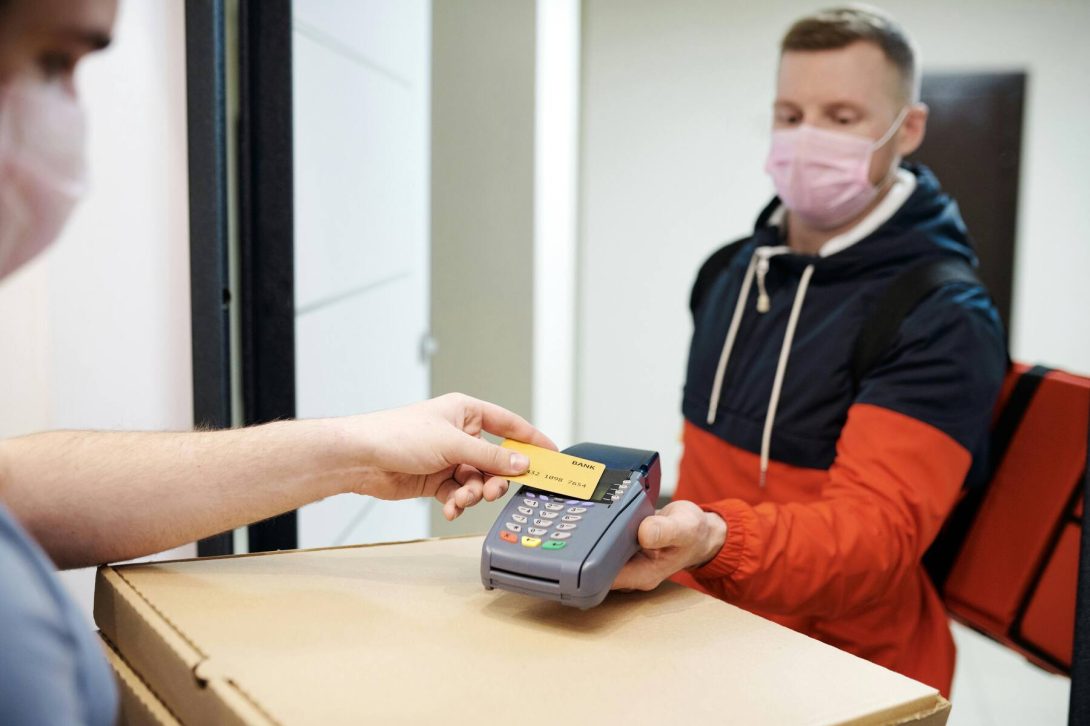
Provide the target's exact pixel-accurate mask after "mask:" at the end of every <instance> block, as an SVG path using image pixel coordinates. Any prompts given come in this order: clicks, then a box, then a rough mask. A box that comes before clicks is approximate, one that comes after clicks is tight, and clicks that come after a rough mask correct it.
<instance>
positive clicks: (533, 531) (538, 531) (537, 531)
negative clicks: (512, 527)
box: [526, 527, 548, 537]
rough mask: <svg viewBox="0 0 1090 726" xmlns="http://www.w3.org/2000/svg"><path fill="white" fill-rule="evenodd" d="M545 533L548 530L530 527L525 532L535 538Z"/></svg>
mask: <svg viewBox="0 0 1090 726" xmlns="http://www.w3.org/2000/svg"><path fill="white" fill-rule="evenodd" d="M547 531H548V530H544V529H538V528H537V527H530V528H529V529H527V530H526V533H527V534H532V535H534V536H535V537H540V536H541V535H543V534H545V533H546V532H547Z"/></svg>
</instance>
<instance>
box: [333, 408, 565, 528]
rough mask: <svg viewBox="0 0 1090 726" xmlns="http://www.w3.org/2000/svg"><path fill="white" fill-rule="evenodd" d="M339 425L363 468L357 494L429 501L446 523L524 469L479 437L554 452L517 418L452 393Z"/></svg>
mask: <svg viewBox="0 0 1090 726" xmlns="http://www.w3.org/2000/svg"><path fill="white" fill-rule="evenodd" d="M345 423H346V425H347V430H348V434H349V438H350V444H351V445H354V446H358V447H359V451H362V452H363V453H364V456H363V460H364V461H365V462H366V465H365V468H364V471H363V472H362V475H361V476H360V478H359V480H358V483H357V485H356V487H355V489H354V490H355V491H356V492H358V493H360V494H367V495H369V496H373V497H378V498H380V499H409V498H412V497H432V496H433V497H435V498H436V499H438V500H439V501H440V502H442V503H443V515H444V516H445V517H446V518H447V519H448V520H452V519H454V518H456V517H457V516H458V515H460V514H461V513H462V512H463V511H465V509H466V508H467V507H471V506H473V505H474V504H476V503H478V502H479V501H481V499H484V500H486V501H489V502H491V501H495V500H496V499H499V498H500V497H502V496H503V495H504V494H505V493H506V492H507V487H508V486H509V484H508V482H507V480H506V479H505V478H504V477H507V476H518V475H519V474H523V473H525V472H526V469H527V467H528V466H529V460H528V459H527V458H526V457H525V456H524V455H522V454H518V453H515V452H513V451H510V450H508V449H504V448H502V447H500V446H496V445H495V444H492V443H489V442H488V441H485V440H484V439H482V438H481V433H482V432H488V433H490V434H494V435H496V436H503V437H505V438H511V439H516V440H518V441H525V442H527V443H530V444H535V445H537V446H543V447H546V448H549V449H554V450H555V449H556V444H554V443H553V442H552V441H550V440H549V438H548V437H546V436H545V435H544V434H542V433H541V432H540V431H538V430H537V429H535V428H534V427H533V426H531V425H530V424H529V423H527V422H526V421H525V420H524V419H523V418H521V417H519V416H517V415H515V414H513V413H511V412H510V411H508V410H506V409H504V408H501V407H500V406H496V405H495V404H491V403H487V402H485V401H478V400H477V399H475V398H470V397H469V396H464V395H462V394H458V393H451V394H447V395H445V396H440V397H439V398H434V399H432V400H430V401H424V402H422V403H417V404H413V405H411V406H405V407H402V408H395V409H391V410H388V411H381V412H378V413H373V414H365V415H362V416H355V417H352V418H349V419H346V420H345Z"/></svg>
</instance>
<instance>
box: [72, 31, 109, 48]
mask: <svg viewBox="0 0 1090 726" xmlns="http://www.w3.org/2000/svg"><path fill="white" fill-rule="evenodd" d="M62 34H63V35H65V36H66V37H67V38H68V39H70V40H73V41H75V42H77V43H83V44H84V45H86V46H87V47H88V48H90V49H91V50H102V49H103V48H107V47H109V45H110V42H111V41H112V40H113V38H111V37H110V34H109V33H107V32H105V31H102V30H87V29H84V28H70V29H68V30H64V31H62Z"/></svg>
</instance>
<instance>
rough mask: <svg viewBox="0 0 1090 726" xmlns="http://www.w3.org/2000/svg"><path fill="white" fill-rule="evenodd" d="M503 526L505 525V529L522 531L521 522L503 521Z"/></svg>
mask: <svg viewBox="0 0 1090 726" xmlns="http://www.w3.org/2000/svg"><path fill="white" fill-rule="evenodd" d="M503 526H504V527H507V529H508V530H510V531H511V532H521V531H522V525H521V524H515V523H514V522H505V523H504V525H503Z"/></svg>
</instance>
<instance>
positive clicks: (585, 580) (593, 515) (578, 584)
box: [481, 443, 662, 609]
mask: <svg viewBox="0 0 1090 726" xmlns="http://www.w3.org/2000/svg"><path fill="white" fill-rule="evenodd" d="M563 453H565V454H571V455H572V456H577V457H580V458H583V459H589V460H591V461H596V462H599V463H601V464H605V466H606V469H605V471H604V472H603V473H602V476H601V479H599V481H598V486H597V487H596V488H595V490H594V494H593V495H592V496H591V498H590V499H589V500H582V499H571V498H569V497H563V496H560V495H557V494H551V493H549V492H542V491H539V490H537V489H534V488H532V487H529V486H522V487H521V488H520V489H519V490H518V491H517V492H516V493H515V494H514V496H512V497H511V499H510V500H509V501H508V502H507V505H506V506H505V507H504V508H503V511H502V512H501V513H500V516H499V518H497V519H496V523H495V524H493V525H492V530H491V531H490V532H489V533H488V536H487V537H486V538H485V541H484V547H483V549H482V551H481V581H482V582H483V583H484V586H485V588H486V589H488V590H491V589H493V588H496V587H498V588H502V589H504V590H510V591H511V592H518V593H522V594H525V595H536V596H538V597H543V598H547V599H549V600H558V601H560V602H561V603H562V604H564V605H574V606H575V607H578V608H582V609H586V608H591V607H594V606H595V605H597V604H599V603H600V602H602V600H604V599H605V597H606V595H607V594H609V587H610V585H612V584H613V580H614V579H615V578H616V576H617V573H618V572H619V571H620V569H621V567H622V566H623V565H624V564H625V563H626V562H628V560H629V559H630V558H631V557H632V555H634V554H636V552H637V551H639V548H640V547H639V544H638V542H637V539H636V530H637V529H638V528H639V526H640V522H642V521H643V520H644V518H645V517H647V516H649V515H651V514H654V513H655V501H656V500H657V499H658V495H659V483H660V480H661V477H662V475H661V468H660V465H659V455H658V453H657V452H654V451H641V450H639V449H626V448H621V447H619V446H606V445H604V444H590V443H582V444H576V445H574V446H570V447H568V448H567V449H564V451H563Z"/></svg>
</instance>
